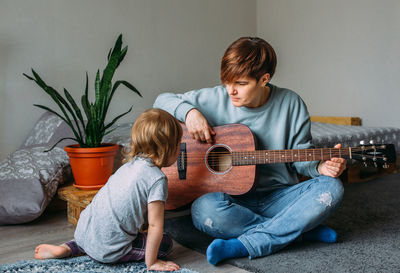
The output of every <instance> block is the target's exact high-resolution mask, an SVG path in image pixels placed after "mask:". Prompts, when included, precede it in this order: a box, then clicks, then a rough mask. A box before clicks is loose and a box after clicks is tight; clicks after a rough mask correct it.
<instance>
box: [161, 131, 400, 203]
mask: <svg viewBox="0 0 400 273" xmlns="http://www.w3.org/2000/svg"><path fill="white" fill-rule="evenodd" d="M181 125H182V129H183V136H182V142H181V146H180V155H179V158H178V160H177V162H176V163H175V164H174V165H172V166H170V167H166V168H162V171H163V172H164V173H165V174H166V176H167V177H168V199H167V202H166V206H165V208H166V209H167V210H173V209H176V208H179V207H181V206H184V205H186V204H189V203H190V202H192V201H193V200H195V199H196V198H198V197H200V196H201V195H203V194H205V193H209V192H225V193H227V194H230V195H241V194H245V193H247V192H249V191H250V190H251V189H253V188H254V187H255V186H256V182H257V179H256V174H257V172H256V165H258V164H276V163H289V162H296V161H320V160H322V161H323V160H328V159H331V158H332V157H340V158H349V159H355V160H359V161H362V162H364V163H367V162H373V163H374V164H375V165H377V164H378V163H379V164H382V165H383V167H384V168H385V167H388V163H393V162H395V161H396V152H395V148H394V145H393V144H368V145H361V146H359V147H347V148H317V149H297V150H256V139H255V137H254V135H253V134H252V132H251V131H250V129H249V128H248V127H247V126H245V125H242V124H230V125H223V126H217V127H214V128H213V129H214V131H215V133H216V135H215V136H214V143H213V144H209V143H203V142H199V141H197V140H195V139H192V138H191V136H190V135H189V133H188V131H187V128H186V126H185V125H184V124H181Z"/></svg>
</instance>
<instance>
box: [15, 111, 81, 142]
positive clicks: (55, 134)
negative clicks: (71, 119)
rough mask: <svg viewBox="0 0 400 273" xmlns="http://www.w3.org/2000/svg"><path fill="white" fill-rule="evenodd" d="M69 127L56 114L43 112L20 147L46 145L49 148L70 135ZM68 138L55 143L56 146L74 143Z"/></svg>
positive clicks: (71, 134)
mask: <svg viewBox="0 0 400 273" xmlns="http://www.w3.org/2000/svg"><path fill="white" fill-rule="evenodd" d="M72 136H73V133H72V130H71V128H70V127H69V126H68V125H67V123H65V122H64V121H63V120H62V119H61V118H59V117H58V116H56V115H54V114H52V113H50V112H45V113H44V114H43V115H42V116H41V117H40V118H39V120H38V121H37V122H36V123H35V125H34V126H33V128H32V129H31V130H30V132H29V134H28V136H27V137H26V139H25V140H24V142H23V144H22V145H21V147H20V148H27V147H34V146H47V147H48V148H50V147H51V146H53V145H54V144H56V143H57V141H59V140H60V139H62V138H64V137H72ZM75 143H76V142H75V141H73V140H70V139H67V140H63V141H62V142H60V143H58V144H57V147H61V148H63V147H64V146H67V145H71V144H75Z"/></svg>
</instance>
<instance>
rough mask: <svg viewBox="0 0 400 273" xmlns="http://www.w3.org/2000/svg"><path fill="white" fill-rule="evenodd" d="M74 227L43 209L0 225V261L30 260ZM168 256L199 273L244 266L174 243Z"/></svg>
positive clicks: (229, 272) (232, 271)
mask: <svg viewBox="0 0 400 273" xmlns="http://www.w3.org/2000/svg"><path fill="white" fill-rule="evenodd" d="M74 229H75V227H74V226H73V225H72V224H70V223H68V222H67V217H66V211H58V212H46V213H44V214H43V215H42V216H41V217H40V218H38V219H37V220H35V221H33V222H31V223H28V224H23V225H13V226H0V264H5V263H13V262H17V261H20V260H30V259H33V252H34V249H35V247H36V245H38V244H40V243H49V244H61V243H63V242H65V241H68V240H71V239H72V238H73V235H74ZM169 259H171V260H173V261H175V262H176V263H178V264H179V265H180V266H181V267H184V268H188V269H192V270H194V271H197V272H199V273H203V272H207V273H213V272H215V273H243V272H248V271H245V270H243V269H240V268H237V267H234V266H231V265H229V264H222V265H219V266H212V265H210V264H209V263H208V262H207V260H206V258H205V256H204V255H203V254H201V253H198V252H196V251H193V250H190V249H187V248H185V247H183V246H181V245H179V244H177V243H175V245H174V248H173V251H172V253H171V254H170V256H169Z"/></svg>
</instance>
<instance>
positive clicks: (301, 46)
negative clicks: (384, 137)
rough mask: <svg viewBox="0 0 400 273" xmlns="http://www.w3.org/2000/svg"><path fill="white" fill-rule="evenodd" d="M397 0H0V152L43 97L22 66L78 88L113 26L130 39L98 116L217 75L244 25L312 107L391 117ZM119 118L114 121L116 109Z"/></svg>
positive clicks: (144, 104) (15, 141)
mask: <svg viewBox="0 0 400 273" xmlns="http://www.w3.org/2000/svg"><path fill="white" fill-rule="evenodd" d="M399 14H400V2H399V1H397V0H381V1H376V0H347V1H345V0H301V1H298V0H280V1H275V0H252V1H249V0H217V1H215V0H114V1H110V0H108V1H107V0H83V1H78V0H35V1H23V0H0V160H1V159H3V158H5V157H6V156H7V154H9V153H10V152H12V151H14V150H15V149H17V148H18V146H19V145H20V144H21V142H22V141H23V139H24V138H25V136H26V134H27V133H28V131H29V129H30V128H31V127H32V125H33V123H34V122H35V121H36V120H37V119H38V118H39V116H40V115H41V113H42V111H41V110H40V109H36V108H34V107H33V106H32V104H33V103H41V104H45V105H50V100H49V98H48V97H47V96H46V95H45V94H44V92H43V91H41V90H40V89H39V88H38V87H36V86H35V85H34V83H33V82H30V81H28V80H27V79H25V78H24V77H23V76H22V73H30V68H31V67H33V68H34V69H35V70H37V71H38V72H39V73H40V74H41V75H42V76H43V78H44V79H45V80H46V81H47V83H48V84H50V85H53V86H54V87H55V88H57V89H59V90H60V89H61V88H63V87H66V88H67V89H68V90H69V91H70V92H72V93H73V94H75V96H77V97H78V96H79V95H80V94H81V91H82V89H83V87H84V83H85V79H84V77H85V76H84V75H85V72H86V71H88V72H89V77H90V79H89V80H90V83H91V85H92V84H93V80H94V73H95V71H96V70H97V69H98V68H100V69H102V68H103V67H104V65H105V64H106V58H105V56H106V54H107V53H108V50H109V49H110V48H111V46H112V45H113V44H114V41H115V39H116V38H117V36H118V34H119V33H123V35H124V43H125V44H127V45H128V46H129V50H128V54H127V56H126V59H125V60H124V63H122V65H121V67H120V68H119V71H118V72H117V75H116V77H115V79H126V80H129V81H131V82H132V83H133V84H134V85H135V86H136V87H137V88H138V89H139V90H140V91H142V93H143V95H144V98H143V99H140V98H139V97H137V96H136V95H134V94H131V93H130V92H129V91H128V90H127V89H125V88H121V89H120V90H119V94H117V96H116V97H115V100H114V101H113V104H112V106H111V107H112V109H111V112H110V115H109V117H110V118H111V117H113V116H114V115H115V114H116V113H119V112H121V111H122V110H125V109H128V107H129V106H130V105H131V104H134V111H133V113H132V114H130V115H129V116H128V117H126V118H125V120H134V119H135V118H136V116H137V115H138V114H139V113H140V112H141V111H143V110H144V109H146V108H148V107H151V105H152V103H153V101H154V99H155V97H156V96H157V95H158V94H159V93H161V92H165V91H176V92H180V91H186V90H189V89H194V88H200V87H205V86H212V85H215V84H218V83H219V60H220V58H221V56H222V54H223V52H224V50H225V49H226V47H227V46H228V45H229V44H230V43H231V42H232V41H233V40H235V39H236V38H238V37H240V36H243V35H258V36H261V37H263V38H264V39H266V40H267V41H269V42H270V43H271V44H272V45H273V46H274V48H275V49H276V51H277V54H278V67H277V72H276V75H275V76H274V78H273V80H272V82H273V83H275V84H277V85H279V86H283V87H288V88H291V89H293V90H295V91H296V92H298V93H299V94H300V95H301V96H302V97H303V99H304V100H305V101H306V103H307V105H308V108H309V110H310V113H311V114H312V115H332V116H359V117H361V118H362V121H363V124H364V125H367V126H395V127H400V120H399V118H398V117H399V116H400V107H398V106H397V105H398V104H399V101H400V92H399V86H400V77H399V76H398V75H397V74H398V73H399V71H400V53H399V48H400V17H399V16H398V15H399ZM125 120H124V121H125Z"/></svg>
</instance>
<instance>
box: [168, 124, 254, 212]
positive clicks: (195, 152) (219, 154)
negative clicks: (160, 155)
mask: <svg viewBox="0 0 400 273" xmlns="http://www.w3.org/2000/svg"><path fill="white" fill-rule="evenodd" d="M181 125H182V129H183V136H182V143H183V144H184V145H186V153H185V154H183V153H182V154H181V156H180V160H182V159H185V171H184V173H185V176H186V177H185V178H184V179H180V178H179V172H178V164H179V161H180V160H178V162H176V163H174V164H173V165H172V166H170V167H166V168H162V171H163V172H164V173H165V175H166V176H167V177H168V199H167V202H166V206H165V208H166V209H167V210H172V209H176V208H179V207H181V206H183V205H186V204H188V203H190V202H192V201H193V200H195V199H196V198H198V197H200V196H201V195H203V194H205V193H209V192H225V193H228V194H231V195H240V194H244V193H246V192H248V191H250V190H251V189H252V188H253V187H254V186H255V181H256V165H246V166H232V165H231V162H232V155H231V152H232V151H254V150H255V148H256V142H255V138H254V136H253V134H252V132H251V131H250V129H249V128H248V127H246V126H244V125H240V124H232V125H224V126H218V127H215V128H213V129H214V131H215V133H216V135H215V136H214V143H213V144H208V143H204V142H199V141H197V140H195V139H192V138H191V136H190V135H189V133H188V131H187V129H186V126H185V125H184V124H181ZM216 158H218V159H216Z"/></svg>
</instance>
